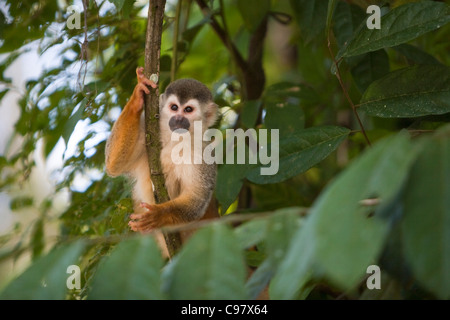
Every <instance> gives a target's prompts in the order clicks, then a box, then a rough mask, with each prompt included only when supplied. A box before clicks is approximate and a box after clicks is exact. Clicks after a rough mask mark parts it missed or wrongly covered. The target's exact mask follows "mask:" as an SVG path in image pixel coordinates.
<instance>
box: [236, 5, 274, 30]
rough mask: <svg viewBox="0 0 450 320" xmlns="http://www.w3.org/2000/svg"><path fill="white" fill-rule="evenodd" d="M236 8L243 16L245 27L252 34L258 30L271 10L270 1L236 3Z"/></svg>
mask: <svg viewBox="0 0 450 320" xmlns="http://www.w3.org/2000/svg"><path fill="white" fill-rule="evenodd" d="M236 6H237V8H238V10H239V12H240V14H241V16H242V20H243V21H244V25H245V27H246V28H247V30H248V31H250V33H253V32H255V31H256V29H258V27H259V25H260V24H261V22H262V21H263V19H264V18H265V17H266V16H267V13H268V12H269V10H270V0H246V1H240V0H238V1H236Z"/></svg>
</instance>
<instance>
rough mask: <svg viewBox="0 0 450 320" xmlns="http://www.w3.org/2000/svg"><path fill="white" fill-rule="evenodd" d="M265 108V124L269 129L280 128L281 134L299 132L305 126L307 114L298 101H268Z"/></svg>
mask: <svg viewBox="0 0 450 320" xmlns="http://www.w3.org/2000/svg"><path fill="white" fill-rule="evenodd" d="M265 109H266V116H265V118H264V124H265V125H266V127H267V129H279V130H280V135H281V136H285V135H289V134H292V133H295V132H298V131H300V130H302V129H303V128H304V126H305V114H304V113H303V110H302V108H301V107H300V104H299V102H298V101H297V102H294V101H286V102H278V103H267V104H266V107H265Z"/></svg>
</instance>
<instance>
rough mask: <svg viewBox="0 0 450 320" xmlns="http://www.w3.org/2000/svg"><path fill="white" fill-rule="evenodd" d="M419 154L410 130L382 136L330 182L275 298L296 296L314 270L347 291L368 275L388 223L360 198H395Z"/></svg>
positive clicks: (298, 238) (282, 271) (293, 249)
mask: <svg viewBox="0 0 450 320" xmlns="http://www.w3.org/2000/svg"><path fill="white" fill-rule="evenodd" d="M414 159H415V149H414V147H413V146H412V144H411V143H410V141H409V139H408V137H407V135H406V134H399V135H397V136H395V137H391V138H388V139H385V140H384V141H381V142H379V143H377V144H376V145H374V146H373V148H371V149H370V150H368V151H367V152H366V153H365V154H363V155H362V156H361V157H360V158H358V159H357V160H355V162H354V163H352V164H351V165H350V167H349V168H348V169H347V170H345V171H344V172H343V173H342V174H341V175H340V176H339V177H338V178H337V179H336V180H335V181H334V182H333V183H331V184H330V185H329V186H328V187H327V188H326V189H325V191H324V192H322V194H321V195H320V196H319V198H318V199H317V200H316V202H315V203H314V205H313V207H312V208H311V212H310V214H309V217H308V219H307V221H306V222H305V224H304V225H303V227H302V228H301V229H300V230H299V231H297V234H296V235H295V236H294V239H293V241H292V243H291V246H290V248H289V250H288V252H287V254H286V257H285V259H284V261H283V262H282V263H281V265H280V268H279V270H278V272H277V275H276V277H275V278H274V280H273V283H272V286H271V296H272V297H273V298H276V299H292V298H295V297H296V296H297V294H298V292H299V290H301V289H302V288H303V287H304V285H305V284H306V282H307V281H308V279H310V277H311V275H312V274H314V273H315V274H316V275H317V276H321V277H323V276H325V277H326V278H328V279H329V280H330V281H331V282H332V283H334V284H336V285H337V286H339V287H340V288H343V289H345V290H348V289H352V288H354V286H355V285H356V284H357V283H358V282H359V281H360V280H361V279H362V278H363V276H364V274H365V272H366V269H367V267H368V266H369V265H371V264H373V262H374V261H376V258H377V256H378V254H379V253H380V250H381V248H382V245H383V243H384V241H385V236H386V234H387V231H388V222H387V221H384V220H382V219H380V218H378V217H372V218H370V217H368V216H367V208H366V207H365V206H363V205H362V204H361V200H364V199H368V198H377V199H379V201H380V203H381V204H380V206H381V207H383V206H384V205H387V204H389V202H390V201H391V200H392V199H393V198H395V195H396V194H397V193H398V191H399V190H400V188H401V186H402V185H403V183H404V182H405V180H406V177H407V174H408V172H409V169H410V167H411V164H412V162H413V160H414Z"/></svg>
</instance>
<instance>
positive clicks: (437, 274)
mask: <svg viewBox="0 0 450 320" xmlns="http://www.w3.org/2000/svg"><path fill="white" fill-rule="evenodd" d="M449 129H450V127H449V126H447V127H446V130H445V131H441V132H438V134H437V135H436V136H435V137H432V138H429V139H426V140H425V141H423V142H424V149H423V150H422V151H421V154H420V156H419V157H418V159H417V161H416V163H415V164H414V166H413V168H412V170H411V174H410V178H409V182H408V184H407V186H406V189H405V195H404V218H403V221H402V234H403V243H404V252H405V257H406V259H407V260H408V262H409V265H410V266H411V269H412V271H413V274H414V275H415V277H416V278H417V280H418V281H419V282H420V283H421V284H422V285H423V286H424V287H425V288H426V289H428V290H429V291H431V292H432V293H434V294H436V296H437V297H439V298H440V299H449V298H450V197H449V195H450V130H449Z"/></svg>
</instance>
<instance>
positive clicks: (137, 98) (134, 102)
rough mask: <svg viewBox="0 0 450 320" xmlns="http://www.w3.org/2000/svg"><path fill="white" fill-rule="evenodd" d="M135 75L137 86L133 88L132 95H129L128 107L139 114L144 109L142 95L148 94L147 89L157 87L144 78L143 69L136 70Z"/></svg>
mask: <svg viewBox="0 0 450 320" xmlns="http://www.w3.org/2000/svg"><path fill="white" fill-rule="evenodd" d="M136 75H137V81H138V84H137V85H136V87H134V91H133V94H132V95H131V98H130V106H131V108H132V109H133V111H134V112H136V113H139V112H141V111H142V109H143V107H144V94H149V93H150V90H149V88H148V87H152V88H156V87H158V85H157V84H156V83H154V82H153V81H151V80H150V79H147V78H146V77H145V76H144V68H143V67H138V68H137V69H136Z"/></svg>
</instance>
